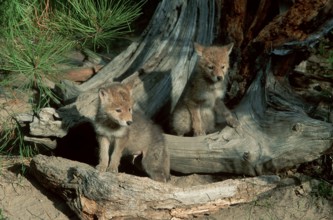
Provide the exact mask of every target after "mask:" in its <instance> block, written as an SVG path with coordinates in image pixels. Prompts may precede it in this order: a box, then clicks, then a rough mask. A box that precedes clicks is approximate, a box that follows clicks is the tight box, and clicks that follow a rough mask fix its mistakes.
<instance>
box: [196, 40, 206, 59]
mask: <svg viewBox="0 0 333 220" xmlns="http://www.w3.org/2000/svg"><path fill="white" fill-rule="evenodd" d="M194 49H195V51H196V52H197V54H198V56H200V57H201V56H202V54H203V51H204V46H202V45H201V44H199V43H196V42H194Z"/></svg>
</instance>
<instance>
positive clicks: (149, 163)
mask: <svg viewBox="0 0 333 220" xmlns="http://www.w3.org/2000/svg"><path fill="white" fill-rule="evenodd" d="M142 167H143V169H144V170H145V172H146V173H147V174H148V175H149V177H150V178H152V179H153V180H156V181H159V182H167V181H168V180H170V156H169V153H168V152H167V150H166V148H164V149H159V152H149V151H148V152H147V154H146V155H143V158H142Z"/></svg>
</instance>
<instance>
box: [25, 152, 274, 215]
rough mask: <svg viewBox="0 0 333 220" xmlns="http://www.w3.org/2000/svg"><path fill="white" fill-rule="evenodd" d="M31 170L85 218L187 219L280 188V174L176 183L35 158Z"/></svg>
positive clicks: (45, 157)
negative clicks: (193, 183) (195, 183)
mask: <svg viewBox="0 0 333 220" xmlns="http://www.w3.org/2000/svg"><path fill="white" fill-rule="evenodd" d="M30 171H31V173H32V174H33V175H34V176H35V177H36V179H37V180H38V181H39V182H40V183H42V185H43V186H44V187H46V188H48V189H50V190H52V191H53V192H55V193H57V194H59V195H60V196H61V197H63V198H64V199H65V200H66V201H67V204H68V205H69V206H70V207H71V209H72V210H73V211H74V212H75V213H76V214H77V215H78V217H79V218H81V219H100V220H103V219H113V218H115V219H118V218H119V219H126V218H144V219H184V218H187V219H188V218H190V217H193V215H200V214H204V213H209V212H214V211H217V210H219V209H221V208H226V207H228V206H230V205H233V204H238V203H245V202H250V201H253V200H255V199H256V198H257V197H258V196H259V195H261V194H263V193H265V192H267V191H269V190H271V189H273V188H275V187H276V186H277V184H278V183H279V180H280V179H279V177H278V176H262V177H255V178H243V179H228V180H225V181H221V182H216V183H211V184H204V185H197V186H192V187H191V186H189V187H184V188H180V187H176V186H173V185H171V184H170V183H169V184H168V183H167V184H165V183H160V182H156V181H153V180H151V179H149V178H146V177H135V176H132V175H128V174H123V173H118V174H115V173H108V172H103V173H100V172H98V171H97V170H96V169H94V168H93V167H90V166H88V165H87V164H83V163H79V162H74V161H71V160H66V159H63V158H59V157H47V156H43V155H37V156H35V157H34V158H33V159H32V161H31V163H30Z"/></svg>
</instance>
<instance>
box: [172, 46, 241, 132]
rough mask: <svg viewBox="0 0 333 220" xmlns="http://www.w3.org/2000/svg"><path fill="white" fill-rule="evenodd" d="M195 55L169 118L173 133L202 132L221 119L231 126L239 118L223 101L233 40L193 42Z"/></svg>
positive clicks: (213, 129) (212, 127)
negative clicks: (205, 43)
mask: <svg viewBox="0 0 333 220" xmlns="http://www.w3.org/2000/svg"><path fill="white" fill-rule="evenodd" d="M194 47H195V50H196V52H197V54H198V56H199V58H198V62H197V65H196V67H195V70H194V73H193V74H194V76H193V79H192V80H191V81H190V82H189V84H188V86H187V87H186V89H185V91H184V95H183V96H182V98H181V99H180V101H179V102H178V104H177V106H176V108H175V110H174V112H173V114H172V119H171V126H172V129H173V131H174V132H175V133H176V134H177V135H181V136H182V135H185V134H193V135H194V136H198V135H205V134H206V133H211V132H214V131H215V130H216V124H217V123H218V122H220V121H221V119H225V121H226V122H227V123H228V124H229V125H230V126H232V127H236V126H238V124H239V122H238V121H237V119H236V118H235V117H234V116H233V114H232V113H231V112H230V110H229V109H228V108H227V107H226V106H225V104H224V103H223V98H224V96H225V93H226V87H227V82H228V70H229V55H230V53H231V50H232V47H233V44H229V45H226V46H222V47H217V46H210V47H204V46H202V45H200V44H197V43H195V45H194Z"/></svg>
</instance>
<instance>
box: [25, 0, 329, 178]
mask: <svg viewBox="0 0 333 220" xmlns="http://www.w3.org/2000/svg"><path fill="white" fill-rule="evenodd" d="M218 2H219V4H223V7H222V13H218V14H219V17H221V19H223V18H224V19H225V21H228V22H227V24H225V23H223V22H221V23H220V24H221V25H222V24H224V26H225V28H226V30H228V31H227V32H224V33H223V35H224V36H225V38H226V39H228V40H230V41H235V42H236V43H237V44H236V45H239V48H236V49H235V56H236V57H237V58H236V59H235V61H234V65H233V66H234V68H233V69H232V70H231V72H232V75H233V76H234V79H237V78H235V71H238V76H240V79H239V80H233V81H232V85H231V90H236V92H231V93H230V94H231V95H230V98H231V100H232V103H233V104H236V105H235V106H236V107H235V108H234V109H233V111H234V113H235V114H236V116H237V118H238V120H239V121H240V124H241V125H240V126H239V127H238V128H235V129H234V128H230V127H228V126H227V127H225V128H223V129H221V131H220V132H218V133H216V134H211V135H207V136H202V137H176V136H171V135H166V140H167V145H168V147H169V149H170V153H171V168H172V170H174V171H178V172H182V173H200V172H203V173H215V172H227V173H236V174H245V175H252V176H255V175H261V174H270V173H275V172H276V171H279V170H282V169H286V168H289V167H292V166H295V165H298V164H300V163H303V162H308V161H312V160H314V159H316V158H318V157H319V156H320V155H322V154H325V153H328V152H329V150H331V149H332V143H333V138H332V137H333V127H332V124H331V123H328V122H325V121H322V120H317V119H314V118H311V117H310V113H311V111H312V109H313V106H311V103H308V102H307V101H306V100H304V99H302V97H300V96H299V93H296V92H294V91H293V88H292V87H291V86H290V83H289V81H288V77H289V75H291V74H292V72H293V71H294V70H293V69H294V67H295V65H296V64H297V63H298V62H299V61H300V60H301V59H303V58H306V57H307V56H308V54H309V50H310V48H311V47H313V46H314V45H315V44H316V43H318V42H319V38H320V37H321V36H325V35H326V34H327V33H328V32H329V31H330V30H332V29H333V19H332V16H331V15H332V12H333V3H332V1H328V0H326V1H325V0H313V1H310V0H306V1H295V3H294V4H293V5H292V6H291V7H290V8H287V9H288V10H287V11H284V12H283V13H280V14H279V11H278V10H277V7H278V6H277V5H275V4H271V3H269V2H268V1H264V0H263V1H260V3H259V4H258V8H257V12H258V13H259V15H260V16H261V15H262V16H263V19H264V21H260V18H259V17H258V16H259V15H258V16H254V15H256V14H255V13H253V9H252V11H251V10H250V11H244V10H246V8H244V7H243V6H241V5H239V4H238V3H237V4H236V2H235V3H232V4H227V3H226V2H224V1H218ZM243 2H244V4H245V3H246V2H247V1H243ZM234 4H235V5H234ZM219 6H220V5H219ZM228 9H230V10H235V11H237V13H229V12H228V13H225V14H223V12H226V11H227V10H228ZM215 11H216V10H215V2H214V1H212V0H210V1H199V0H198V1H188V0H178V1H162V2H161V3H160V4H159V6H158V7H157V9H156V12H155V14H154V16H153V18H152V20H151V23H150V24H149V26H148V27H147V29H146V31H145V32H144V33H143V34H142V37H141V40H140V41H139V42H134V43H132V44H131V45H130V46H129V47H128V48H127V50H125V51H124V52H123V53H121V54H120V55H119V56H117V57H116V58H115V59H114V60H112V61H111V62H110V63H109V64H108V65H107V66H106V67H104V68H103V69H102V70H101V71H99V72H98V73H97V74H96V75H95V76H94V77H92V78H91V79H90V80H88V81H87V82H85V83H83V84H81V85H79V86H74V85H69V84H68V83H67V84H65V86H64V87H60V88H62V90H61V91H62V94H63V95H64V96H63V97H64V101H65V102H68V103H70V104H68V105H66V106H65V107H62V108H59V109H56V110H55V111H54V110H52V109H45V111H42V112H41V113H40V115H39V117H33V119H32V118H31V119H29V120H31V121H32V122H31V121H30V122H31V123H30V136H31V137H26V139H27V140H31V141H34V142H36V143H38V142H40V143H44V144H48V143H49V145H50V147H53V148H54V147H55V146H54V141H53V139H54V138H55V137H57V138H61V137H63V136H64V135H66V134H67V132H68V129H69V128H71V127H73V126H74V125H77V124H79V123H81V122H85V121H89V120H93V118H94V115H95V112H96V106H97V104H96V102H97V93H96V91H97V89H98V88H99V87H100V86H101V85H102V84H104V83H109V82H112V81H114V80H125V81H126V80H134V81H135V88H134V96H135V97H134V98H135V101H136V108H138V109H140V110H142V111H143V112H145V113H146V114H147V115H148V116H150V117H152V116H155V118H157V122H158V123H160V122H161V121H160V120H159V119H161V118H162V119H165V116H166V115H167V114H169V113H170V111H172V109H173V108H174V106H175V104H176V103H177V101H178V99H179V97H180V95H181V93H182V91H183V89H184V87H185V84H186V82H187V80H188V79H189V77H190V74H191V71H192V69H193V67H194V65H195V61H196V55H195V54H194V52H193V47H192V43H193V41H198V42H201V43H210V42H211V41H212V39H213V30H214V27H216V26H217V25H219V23H217V24H216V25H214V15H215V14H214V13H215ZM254 11H255V12H256V10H254ZM269 11H273V12H274V11H275V12H274V13H273V14H274V15H275V17H274V16H272V15H268V13H269ZM251 13H252V14H251ZM304 15H306V16H304ZM233 16H234V17H237V16H239V17H238V18H237V19H235V21H234V22H235V23H236V24H237V25H236V24H235V28H234V29H232V28H231V27H232V22H233ZM248 18H251V19H252V23H249V22H246V21H245V20H247V19H248ZM265 24H267V25H265ZM239 26H241V27H239ZM221 30H224V29H223V27H222V28H221ZM240 32H243V35H244V36H245V33H250V35H249V36H247V37H242V36H238V33H240ZM221 35H222V34H221ZM250 83H251V84H250ZM331 85H332V84H331ZM332 96H333V92H332V91H331V97H332ZM235 98H238V99H241V101H237V103H235ZM331 103H333V101H332V102H331ZM49 111H50V112H49ZM48 112H49V113H48ZM156 115H157V116H156ZM50 137H51V138H50Z"/></svg>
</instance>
